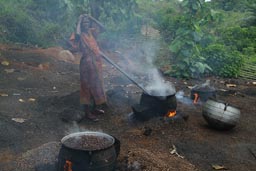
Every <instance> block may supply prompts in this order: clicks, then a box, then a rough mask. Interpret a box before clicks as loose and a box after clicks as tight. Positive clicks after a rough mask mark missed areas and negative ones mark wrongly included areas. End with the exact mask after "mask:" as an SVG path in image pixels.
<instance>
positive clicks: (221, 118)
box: [203, 99, 240, 130]
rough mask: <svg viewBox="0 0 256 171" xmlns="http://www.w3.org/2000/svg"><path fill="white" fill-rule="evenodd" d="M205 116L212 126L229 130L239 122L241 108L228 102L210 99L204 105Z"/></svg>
mask: <svg viewBox="0 0 256 171" xmlns="http://www.w3.org/2000/svg"><path fill="white" fill-rule="evenodd" d="M203 117H204V119H205V120H206V121H207V122H208V124H209V125H210V126H211V127H213V128H216V129H219V130H229V129H231V128H233V127H235V126H236V124H237V123H238V120H239V118H240V110H238V109H237V108H235V107H232V106H230V105H229V104H227V103H224V102H220V101H214V100H211V99H209V100H207V101H206V103H205V104H204V106H203Z"/></svg>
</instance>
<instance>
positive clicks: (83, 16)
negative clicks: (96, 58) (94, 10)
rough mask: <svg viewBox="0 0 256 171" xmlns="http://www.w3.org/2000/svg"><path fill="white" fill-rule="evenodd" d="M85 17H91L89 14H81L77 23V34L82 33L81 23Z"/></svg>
mask: <svg viewBox="0 0 256 171" xmlns="http://www.w3.org/2000/svg"><path fill="white" fill-rule="evenodd" d="M84 18H88V19H90V17H89V15H88V14H82V15H80V16H79V18H78V22H77V25H76V34H79V35H80V34H81V23H82V21H83V19H84Z"/></svg>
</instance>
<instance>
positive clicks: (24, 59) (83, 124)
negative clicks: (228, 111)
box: [0, 45, 256, 171]
mask: <svg viewBox="0 0 256 171" xmlns="http://www.w3.org/2000/svg"><path fill="white" fill-rule="evenodd" d="M109 56H111V57H112V59H113V61H115V62H116V63H118V62H119V57H118V56H117V55H116V56H115V55H113V54H109ZM78 63H79V58H77V57H75V58H74V57H73V56H72V55H70V54H69V53H68V52H66V51H63V49H61V48H49V49H38V48H27V47H20V46H19V47H17V46H7V45H1V47H0V118H1V119H0V170H1V171H13V170H19V171H22V170H24V171H30V170H47V171H49V170H56V169H55V168H54V163H56V162H57V159H56V158H57V156H58V152H59V149H60V140H61V138H62V137H64V136H65V135H68V134H70V133H73V132H78V131H88V130H90V131H100V132H105V133H108V134H111V135H113V136H115V137H116V138H117V139H119V140H120V142H121V149H120V154H119V156H118V159H117V166H116V170H120V171H125V170H129V171H130V170H138V171H140V170H143V171H146V170H147V171H168V170H180V171H190V170H191V171H192V170H201V171H208V170H209V171H210V170H224V169H225V170H231V171H237V170H246V171H253V170H255V168H256V136H255V130H256V124H255V120H256V115H255V113H256V106H255V104H256V87H255V85H254V84H253V81H248V80H242V79H220V78H215V77H211V78H208V79H210V80H211V84H212V85H213V86H214V87H215V88H216V89H217V98H218V99H220V100H222V101H225V102H227V103H229V104H232V105H233V106H235V107H237V108H238V109H239V110H240V111H241V118H240V120H239V123H238V124H237V125H236V127H235V128H233V129H231V130H228V131H219V130H215V129H212V128H210V127H209V126H208V124H207V123H206V121H205V120H204V118H203V117H202V106H203V103H198V104H193V103H192V100H190V98H189V96H190V88H191V87H192V86H194V85H195V84H202V83H203V82H204V81H205V79H201V80H181V79H175V78H170V77H165V79H166V80H169V81H171V82H173V84H174V85H175V87H176V91H177V92H184V98H182V99H180V100H179V101H178V103H177V113H178V114H179V115H185V116H188V119H186V120H184V119H183V118H182V117H181V118H176V119H170V118H167V119H166V118H164V117H155V118H152V119H150V120H148V121H145V122H139V121H134V120H132V119H131V118H130V117H129V116H130V115H129V113H130V112H131V111H132V110H131V106H132V105H134V104H136V103H138V101H139V99H140V96H141V93H142V91H141V90H140V89H139V88H138V87H137V86H136V85H134V84H132V83H131V82H130V81H129V80H128V79H127V78H126V77H125V76H123V75H122V74H121V73H120V72H119V71H117V70H116V69H115V68H114V67H112V66H111V65H109V64H107V63H104V65H103V67H104V80H105V90H106V94H107V97H108V107H104V109H105V114H104V115H102V116H100V121H99V122H96V123H95V122H92V121H89V120H87V119H82V120H81V121H80V122H70V121H67V120H63V115H69V116H70V114H71V115H73V116H81V115H83V111H82V109H81V107H80V105H79V68H78V67H79V65H78ZM175 152H176V153H175Z"/></svg>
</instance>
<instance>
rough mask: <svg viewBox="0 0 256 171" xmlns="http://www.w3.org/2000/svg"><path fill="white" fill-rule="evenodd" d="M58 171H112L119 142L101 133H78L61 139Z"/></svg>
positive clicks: (118, 149)
mask: <svg viewBox="0 0 256 171" xmlns="http://www.w3.org/2000/svg"><path fill="white" fill-rule="evenodd" d="M61 143H62V146H61V149H60V152H59V156H58V171H71V170H72V171H113V170H114V169H115V165H116V159H117V156H118V154H119V151H120V141H119V140H117V139H116V138H115V137H113V136H110V135H108V134H105V133H101V132H92V131H86V132H78V133H73V134H69V135H67V136H65V137H63V138H62V140H61Z"/></svg>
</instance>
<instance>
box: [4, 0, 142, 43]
mask: <svg viewBox="0 0 256 171" xmlns="http://www.w3.org/2000/svg"><path fill="white" fill-rule="evenodd" d="M136 8H137V6H136V1H135V0H127V1H122V0H104V1H102V0H44V1H41V0H12V1H8V0H1V1H0V36H1V37H0V41H1V42H19V43H24V44H37V45H39V46H44V47H47V46H51V45H56V44H59V43H60V42H61V41H62V42H63V39H68V37H69V36H70V34H71V32H72V31H74V29H75V23H76V22H77V19H78V16H79V15H80V14H83V13H89V14H91V15H93V16H94V17H95V18H97V19H99V20H100V21H102V23H104V24H105V26H106V28H108V31H109V32H107V34H106V35H107V36H108V38H109V37H111V36H112V37H115V35H114V34H113V33H116V34H121V33H123V32H128V31H129V32H132V33H134V32H138V30H139V29H138V23H137V22H138V20H137V17H136V16H135V11H136ZM103 21H104V22H103ZM110 32H112V34H110Z"/></svg>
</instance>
